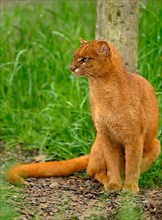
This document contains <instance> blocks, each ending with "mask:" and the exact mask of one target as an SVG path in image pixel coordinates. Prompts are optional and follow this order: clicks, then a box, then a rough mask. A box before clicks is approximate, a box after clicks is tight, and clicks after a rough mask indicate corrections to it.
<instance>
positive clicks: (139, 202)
mask: <svg viewBox="0 0 162 220" xmlns="http://www.w3.org/2000/svg"><path fill="white" fill-rule="evenodd" d="M161 199H162V190H160V189H149V190H142V191H141V193H140V194H139V195H138V196H129V197H128V196H122V195H121V193H117V192H113V193H110V194H108V193H106V192H104V191H103V187H102V186H101V185H100V184H99V183H98V182H96V181H95V180H91V179H89V178H87V177H79V176H71V177H62V178H61V177H60V178H46V179H37V180H36V179H28V186H26V187H25V188H24V200H25V201H26V202H27V203H28V206H26V207H23V208H22V207H21V206H20V207H21V208H20V209H19V208H18V210H19V212H20V214H21V217H20V219H22V220H26V219H32V217H34V218H35V219H39V220H43V219H47V220H53V219H56V220H57V219H58V220H60V219H66V220H68V219H69V220H70V219H78V220H84V219H110V220H111V219H112V220H114V219H120V220H122V219H130V220H131V219H132V220H136V219H150V220H158V219H159V220H161V219H162V200H161ZM18 207H19V206H18ZM122 212H127V213H123V214H122ZM126 215H127V217H125V216H126Z"/></svg>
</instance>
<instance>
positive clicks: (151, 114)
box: [128, 73, 158, 126]
mask: <svg viewBox="0 0 162 220" xmlns="http://www.w3.org/2000/svg"><path fill="white" fill-rule="evenodd" d="M128 84H129V90H130V93H131V96H132V99H134V100H137V99H138V100H139V105H140V109H141V112H142V115H143V116H144V118H145V119H146V121H147V122H148V125H150V124H152V123H153V124H154V125H155V126H157V124H158V103H157V98H156V93H155V91H154V89H153V87H152V85H151V84H150V83H149V82H148V81H147V80H146V79H145V78H143V77H142V76H140V75H138V74H133V73H130V74H128ZM134 97H136V99H135V98H134Z"/></svg>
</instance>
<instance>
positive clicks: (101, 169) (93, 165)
mask: <svg viewBox="0 0 162 220" xmlns="http://www.w3.org/2000/svg"><path fill="white" fill-rule="evenodd" d="M87 174H88V176H89V177H91V178H95V179H96V180H97V181H98V182H100V183H101V184H103V185H106V184H107V183H108V176H107V167H106V163H105V158H104V154H103V151H102V149H101V146H100V142H98V140H96V141H95V143H94V144H93V146H92V149H91V152H90V155H89V162H88V166H87Z"/></svg>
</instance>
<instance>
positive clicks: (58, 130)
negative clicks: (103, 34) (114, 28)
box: [0, 0, 162, 186]
mask: <svg viewBox="0 0 162 220" xmlns="http://www.w3.org/2000/svg"><path fill="white" fill-rule="evenodd" d="M95 7H96V3H95V1H48V2H46V1H44V2H42V3H39V2H35V3H33V2H32V3H31V1H22V2H21V3H20V2H19V4H16V5H13V6H12V7H5V8H4V9H3V8H2V15H1V17H2V22H1V46H0V68H1V73H0V74H1V86H0V94H1V98H0V105H1V114H0V117H1V137H0V138H1V140H3V141H4V142H5V143H6V151H9V150H10V149H11V148H14V147H15V146H16V145H17V144H20V143H21V144H22V146H23V149H24V150H29V149H30V150H31V149H38V150H39V152H40V153H42V152H45V153H46V154H47V155H48V159H57V160H59V159H67V158H72V157H76V156H78V155H82V154H87V153H89V150H90V147H91V145H92V143H93V141H94V132H93V126H92V122H91V116H90V113H89V105H88V84H87V81H86V79H78V78H76V77H74V76H73V75H72V74H71V73H70V71H69V65H70V63H71V60H72V56H73V52H74V51H75V49H76V48H77V47H78V45H79V38H80V37H83V38H85V39H86V40H92V39H94V36H95V16H96V8H95ZM160 14H162V9H161V6H160V1H158V0H157V1H154V4H152V3H151V1H148V4H147V5H146V6H145V5H143V4H142V3H140V15H139V17H140V20H139V72H140V73H141V74H143V75H144V77H145V78H147V79H148V80H149V81H150V82H151V83H152V85H153V86H154V88H155V90H156V93H157V96H158V100H159V106H160V115H161V116H162V101H160V100H161V98H162V79H161V77H162V76H161V75H160V74H161V73H162V69H161V60H162V55H161V51H162V47H161V46H160V45H161V44H160V41H161V38H160V25H161V22H160V21H161V18H160ZM161 118H162V117H161ZM158 137H159V138H160V140H161V141H162V121H160V125H159V132H158ZM161 161H162V158H160V159H159V160H157V162H156V163H155V164H154V166H153V167H152V168H151V170H149V171H148V173H147V174H145V175H143V176H142V177H141V180H140V184H141V186H152V185H155V184H159V183H160V181H161V179H160V174H159V173H160V172H159V171H160V163H161ZM148 179H149V181H148ZM150 179H151V180H150ZM150 181H151V182H150ZM149 183H150V184H149Z"/></svg>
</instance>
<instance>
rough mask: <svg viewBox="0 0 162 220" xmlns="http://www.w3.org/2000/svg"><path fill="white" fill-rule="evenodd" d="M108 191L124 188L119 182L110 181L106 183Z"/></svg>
mask: <svg viewBox="0 0 162 220" xmlns="http://www.w3.org/2000/svg"><path fill="white" fill-rule="evenodd" d="M104 188H105V190H106V191H108V192H111V191H120V190H121V189H122V184H121V183H118V182H109V183H107V184H105V185H104Z"/></svg>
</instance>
